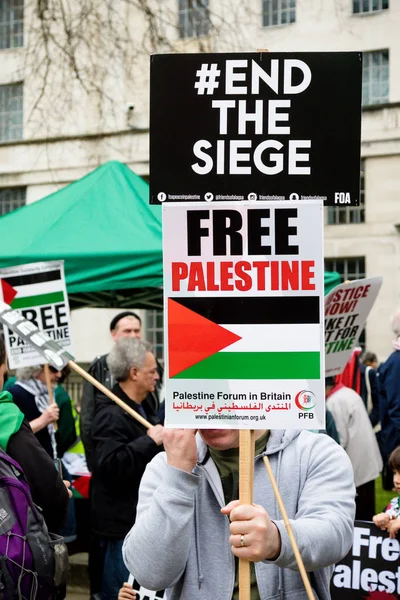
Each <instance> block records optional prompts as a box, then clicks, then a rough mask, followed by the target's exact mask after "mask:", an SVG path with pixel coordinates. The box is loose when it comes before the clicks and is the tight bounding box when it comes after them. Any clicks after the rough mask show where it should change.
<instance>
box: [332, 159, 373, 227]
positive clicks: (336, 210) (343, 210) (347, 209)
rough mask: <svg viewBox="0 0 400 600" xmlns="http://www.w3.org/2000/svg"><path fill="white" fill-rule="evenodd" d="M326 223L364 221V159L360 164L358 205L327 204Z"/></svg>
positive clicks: (341, 223)
mask: <svg viewBox="0 0 400 600" xmlns="http://www.w3.org/2000/svg"><path fill="white" fill-rule="evenodd" d="M326 223H327V225H344V224H352V223H365V161H364V160H362V161H361V166H360V205H359V206H328V208H327V219H326Z"/></svg>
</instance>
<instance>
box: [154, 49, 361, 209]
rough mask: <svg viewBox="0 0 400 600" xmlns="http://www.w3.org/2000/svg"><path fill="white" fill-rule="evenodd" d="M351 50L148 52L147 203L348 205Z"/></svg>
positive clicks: (357, 71)
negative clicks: (319, 202)
mask: <svg viewBox="0 0 400 600" xmlns="http://www.w3.org/2000/svg"><path fill="white" fill-rule="evenodd" d="M361 69H362V55H361V53H359V52H335V53H333V52H321V53H296V54H294V53H246V54H237V53H232V54H163V55H154V56H152V58H151V98H150V132H151V135H150V175H151V177H150V202H151V203H152V204H158V203H160V202H177V201H178V202H179V201H193V202H199V201H206V202H211V201H213V200H229V201H236V200H238V201H240V200H250V201H255V200H285V199H286V200H302V199H317V198H322V199H323V200H324V203H325V204H326V205H330V206H334V205H358V203H359V176H360V129H361Z"/></svg>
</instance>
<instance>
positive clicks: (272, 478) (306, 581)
mask: <svg viewBox="0 0 400 600" xmlns="http://www.w3.org/2000/svg"><path fill="white" fill-rule="evenodd" d="M264 464H265V468H266V469H267V473H268V477H269V480H270V482H271V485H272V489H273V490H274V494H275V498H276V501H277V504H278V506H279V510H280V511H281V515H282V517H283V522H284V523H285V527H286V529H287V532H288V536H289V540H290V544H291V546H292V550H293V554H294V557H295V559H296V563H297V567H298V569H299V572H300V575H301V578H302V580H303V584H304V587H305V590H306V592H307V598H308V600H315V598H314V594H313V591H312V589H311V585H310V581H309V579H308V576H307V572H306V569H305V567H304V563H303V559H302V558H301V554H300V552H299V548H298V546H297V542H296V538H295V537H294V533H293V529H292V525H291V523H290V521H289V517H288V514H287V512H286V508H285V505H284V504H283V500H282V496H281V493H280V491H279V488H278V484H277V483H276V479H275V475H274V474H273V472H272V469H271V464H270V462H269V458H268V456H264Z"/></svg>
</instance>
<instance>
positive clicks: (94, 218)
mask: <svg viewBox="0 0 400 600" xmlns="http://www.w3.org/2000/svg"><path fill="white" fill-rule="evenodd" d="M148 188H149V186H148V184H147V183H146V182H145V181H144V180H143V179H141V178H140V177H138V176H137V175H135V174H134V173H133V172H132V171H131V170H130V169H129V168H128V167H127V166H126V165H124V164H122V163H119V162H117V161H111V162H108V163H105V164H104V165H102V166H101V167H99V168H98V169H96V170H95V171H93V172H91V173H89V174H88V175H86V176H85V177H83V178H82V179H79V180H78V181H76V182H74V183H72V184H70V185H67V186H66V187H65V188H63V189H61V190H60V191H58V192H56V193H54V194H51V195H50V196H47V197H46V198H43V200H40V201H38V202H35V203H33V204H30V205H28V206H25V207H23V208H21V209H19V210H17V211H15V212H13V213H9V214H7V215H5V216H4V217H1V218H0V232H1V240H2V243H1V251H0V267H7V266H13V265H17V264H26V263H32V262H39V261H49V260H60V259H62V260H64V261H65V277H66V282H67V290H68V295H69V299H70V305H71V308H78V307H83V306H93V307H105V306H107V307H124V306H128V305H129V306H132V305H133V304H134V305H135V306H136V307H137V308H146V307H147V308H157V307H160V306H162V284H163V277H162V248H161V208H160V207H159V206H150V205H149V200H148V198H149V189H148Z"/></svg>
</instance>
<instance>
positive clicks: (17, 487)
mask: <svg viewBox="0 0 400 600" xmlns="http://www.w3.org/2000/svg"><path fill="white" fill-rule="evenodd" d="M55 567H56V565H55V548H54V544H53V542H52V540H51V537H50V535H49V533H48V531H47V527H46V524H45V522H44V519H43V516H42V514H41V511H40V509H39V508H38V507H37V506H36V505H35V504H34V503H33V501H32V497H31V492H30V488H29V485H28V482H27V481H26V478H25V475H24V473H23V470H22V469H21V467H20V466H19V464H18V463H17V462H16V461H15V460H13V459H12V458H10V456H8V454H6V453H5V452H3V450H2V449H1V448H0V599H1V600H3V599H4V600H12V599H14V598H15V599H20V600H25V599H29V600H51V598H52V597H53V594H54V575H55Z"/></svg>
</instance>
